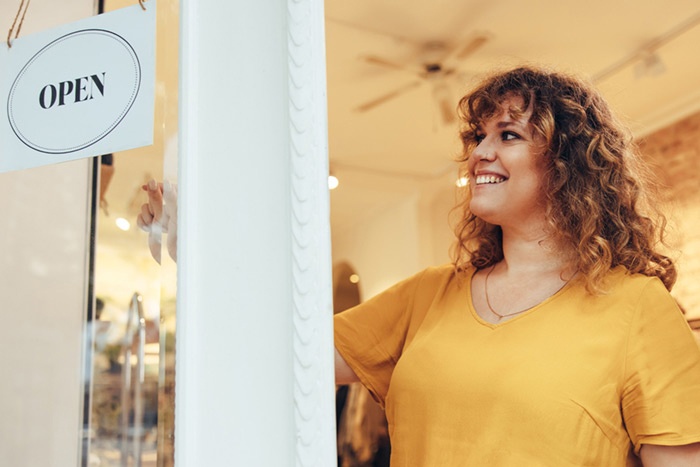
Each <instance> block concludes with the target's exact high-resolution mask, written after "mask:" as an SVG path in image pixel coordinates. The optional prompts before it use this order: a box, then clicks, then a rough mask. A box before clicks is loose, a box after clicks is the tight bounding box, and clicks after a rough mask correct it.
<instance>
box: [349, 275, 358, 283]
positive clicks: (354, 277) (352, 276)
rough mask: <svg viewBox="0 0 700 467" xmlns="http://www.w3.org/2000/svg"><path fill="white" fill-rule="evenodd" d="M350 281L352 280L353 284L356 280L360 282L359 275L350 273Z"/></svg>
mask: <svg viewBox="0 0 700 467" xmlns="http://www.w3.org/2000/svg"><path fill="white" fill-rule="evenodd" d="M350 282H352V283H353V284H357V283H358V282H360V276H358V275H357V274H350Z"/></svg>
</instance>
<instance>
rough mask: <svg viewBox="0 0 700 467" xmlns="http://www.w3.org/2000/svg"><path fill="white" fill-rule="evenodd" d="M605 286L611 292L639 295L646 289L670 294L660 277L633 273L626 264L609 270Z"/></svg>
mask: <svg viewBox="0 0 700 467" xmlns="http://www.w3.org/2000/svg"><path fill="white" fill-rule="evenodd" d="M605 286H606V287H605V288H606V289H608V290H609V292H613V293H614V292H616V293H628V294H632V295H639V294H642V293H643V292H644V291H650V292H652V293H662V294H664V295H666V294H668V291H667V290H666V287H665V286H664V284H663V282H661V279H659V278H658V277H656V276H646V275H644V274H640V273H633V272H630V271H629V270H628V269H627V268H626V267H624V266H617V267H615V268H613V269H611V270H610V272H608V275H607V277H606V278H605Z"/></svg>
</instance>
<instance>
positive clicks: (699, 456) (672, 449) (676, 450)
mask: <svg viewBox="0 0 700 467" xmlns="http://www.w3.org/2000/svg"><path fill="white" fill-rule="evenodd" d="M639 454H640V455H641V457H642V464H643V465H644V467H699V466H700V443H693V444H684V445H682V446H659V445H656V444H643V445H642V449H641V450H640V451H639Z"/></svg>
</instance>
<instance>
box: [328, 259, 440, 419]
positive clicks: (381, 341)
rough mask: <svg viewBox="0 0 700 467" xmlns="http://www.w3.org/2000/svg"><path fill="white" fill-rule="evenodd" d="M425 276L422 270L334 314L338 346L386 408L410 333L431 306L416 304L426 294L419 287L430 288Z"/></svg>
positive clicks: (363, 381)
mask: <svg viewBox="0 0 700 467" xmlns="http://www.w3.org/2000/svg"><path fill="white" fill-rule="evenodd" d="M425 275H426V271H423V272H420V273H418V274H416V275H414V276H412V277H410V278H408V279H406V280H404V281H402V282H399V283H398V284H396V285H394V286H392V287H391V288H389V289H387V290H385V291H384V292H382V293H380V294H379V295H376V296H375V297H373V298H371V299H370V300H368V301H366V302H365V303H362V304H360V305H358V306H356V307H354V308H351V309H349V310H347V311H343V312H341V313H339V314H337V315H335V317H334V326H335V346H336V349H337V350H338V352H339V353H340V354H341V355H342V357H343V359H345V361H346V362H347V364H348V365H349V366H350V368H352V369H353V371H354V372H355V374H356V375H357V376H358V378H359V379H360V381H361V382H362V383H363V384H364V385H365V387H367V389H368V390H369V391H370V393H371V394H372V397H374V399H375V400H376V401H377V402H379V404H380V405H382V407H383V406H384V399H385V397H386V394H387V391H388V389H389V382H390V380H391V375H392V373H393V371H394V367H395V365H396V362H397V361H398V359H399V357H400V356H401V353H402V352H403V348H404V345H405V344H406V339H407V336H409V334H410V333H411V329H413V328H415V327H416V326H417V325H418V323H417V321H419V320H420V319H422V316H424V313H425V311H426V308H427V305H421V306H417V305H416V301H417V300H418V301H421V299H420V298H421V295H425V294H421V292H420V290H419V289H421V287H422V288H423V289H426V287H423V285H424V284H422V283H423V282H424V276H425ZM416 297H418V299H417V298H416ZM417 310H418V311H417Z"/></svg>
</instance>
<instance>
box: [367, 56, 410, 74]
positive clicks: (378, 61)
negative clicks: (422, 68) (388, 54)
mask: <svg viewBox="0 0 700 467" xmlns="http://www.w3.org/2000/svg"><path fill="white" fill-rule="evenodd" d="M361 58H362V60H364V61H365V62H366V63H369V64H371V65H377V66H381V67H384V68H391V69H393V70H402V71H412V70H409V69H408V68H407V67H405V66H404V65H401V64H399V63H396V62H392V61H390V60H386V59H384V58H381V57H377V56H374V55H363V56H362V57H361Z"/></svg>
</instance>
